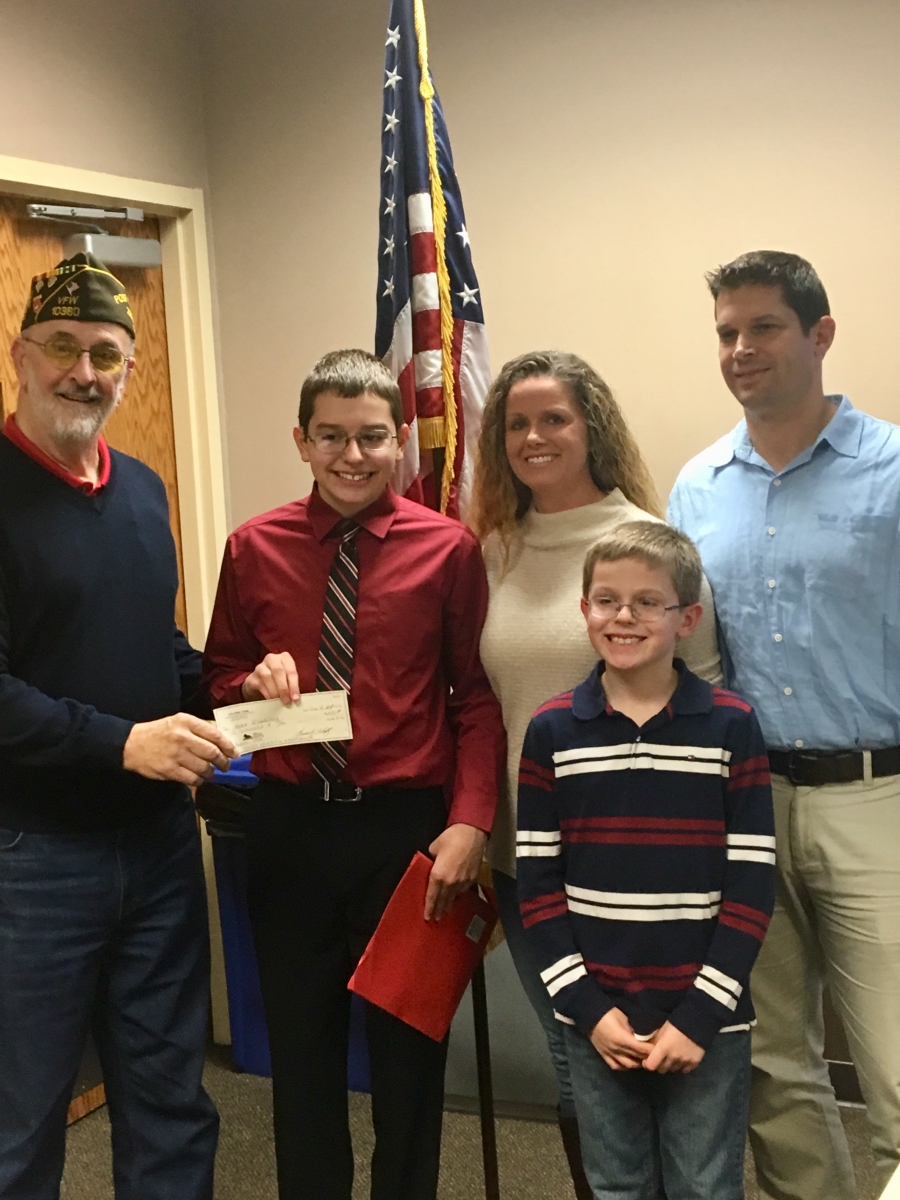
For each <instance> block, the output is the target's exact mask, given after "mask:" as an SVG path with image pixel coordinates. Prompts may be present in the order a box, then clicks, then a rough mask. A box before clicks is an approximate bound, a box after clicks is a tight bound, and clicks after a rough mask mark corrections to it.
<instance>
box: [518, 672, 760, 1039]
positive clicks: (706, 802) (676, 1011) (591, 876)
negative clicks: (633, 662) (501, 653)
mask: <svg viewBox="0 0 900 1200" xmlns="http://www.w3.org/2000/svg"><path fill="white" fill-rule="evenodd" d="M675 665H676V667H677V669H678V672H679V682H678V686H677V688H676V690H675V694H674V695H673V696H672V699H671V700H670V701H669V703H668V704H667V705H666V707H665V708H664V709H663V710H662V711H661V712H659V713H657V715H656V716H655V717H653V718H651V720H649V721H647V722H646V724H644V725H642V726H640V727H638V726H637V725H636V724H635V723H634V721H632V720H631V718H630V717H626V716H624V715H623V714H622V713H620V712H616V711H615V710H614V709H613V708H612V707H611V706H610V704H609V703H608V701H607V699H606V695H605V693H604V690H603V684H602V664H598V667H597V668H595V670H594V671H592V672H591V674H590V675H589V676H588V678H587V679H586V680H585V681H584V683H582V684H580V685H579V686H578V687H577V688H576V689H575V690H574V692H566V693H565V694H563V695H562V696H557V697H556V698H555V699H553V700H549V701H548V702H547V703H546V704H544V705H542V706H541V708H539V709H538V710H537V712H536V713H535V714H534V716H533V717H532V719H531V724H530V725H529V727H528V732H527V734H526V736H525V744H524V746H523V749H522V761H521V768H520V774H519V815H518V824H519V834H518V845H517V872H518V881H519V903H520V906H521V911H522V919H523V922H524V924H525V927H526V929H527V930H528V936H529V938H530V939H531V944H532V947H533V949H534V952H535V954H536V955H537V959H538V962H539V967H540V971H541V977H542V978H543V980H544V983H545V985H546V987H547V990H548V991H549V993H550V996H551V998H552V1000H553V1006H554V1009H555V1010H556V1012H557V1015H558V1016H559V1017H560V1018H561V1019H562V1020H564V1021H567V1022H569V1023H570V1024H574V1025H576V1026H577V1027H578V1028H579V1029H580V1030H581V1031H582V1032H583V1033H585V1034H588V1035H589V1034H590V1032H591V1030H592V1029H593V1028H594V1026H595V1025H596V1024H597V1022H598V1021H599V1020H600V1018H601V1017H602V1016H603V1015H604V1014H605V1013H607V1012H608V1011H609V1010H610V1009H611V1008H614V1007H617V1008H620V1009H621V1010H622V1011H623V1012H624V1013H625V1014H626V1016H627V1017H628V1019H629V1021H630V1022H631V1026H632V1028H633V1029H634V1031H635V1033H637V1034H639V1035H648V1034H651V1033H652V1032H653V1031H654V1030H655V1029H657V1028H659V1026H660V1025H662V1024H663V1023H664V1022H665V1021H667V1020H668V1021H671V1023H672V1024H673V1025H675V1026H676V1027H677V1028H678V1029H680V1030H681V1032H682V1033H684V1034H686V1035H687V1036H688V1037H689V1038H691V1040H692V1041H694V1042H696V1043H697V1044H698V1045H700V1046H703V1047H706V1046H708V1045H709V1043H710V1041H711V1040H712V1038H713V1036H714V1035H715V1034H716V1033H717V1032H719V1031H721V1030H723V1029H729V1028H734V1027H735V1026H737V1027H741V1026H744V1027H746V1026H747V1025H748V1024H749V1022H750V1021H751V1020H752V1019H753V1005H752V1002H751V999H750V992H749V988H748V979H749V976H750V969H751V967H752V966H753V963H754V961H755V959H756V955H757V954H758V952H759V948H760V945H761V944H762V940H763V937H764V936H765V932H766V928H767V926H768V924H769V918H770V916H771V914H772V907H773V904H774V888H775V837H774V833H775V829H774V819H773V814H772V791H771V786H770V782H769V763H768V759H767V757H766V748H765V743H764V742H763V738H762V734H761V732H760V729H759V724H758V723H757V720H756V716H755V714H754V712H753V710H752V708H751V707H750V705H749V704H746V703H745V702H744V701H743V700H741V699H740V698H739V697H738V696H736V695H734V694H733V693H732V692H726V691H724V690H723V689H722V688H717V687H713V686H711V685H710V684H708V683H705V682H704V681H703V680H702V679H698V677H697V676H696V675H694V674H693V673H692V672H691V671H689V670H688V669H687V668H686V667H685V666H684V664H683V663H682V662H680V661H679V660H677V659H676V661H675Z"/></svg>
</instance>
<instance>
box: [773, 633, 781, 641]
mask: <svg viewBox="0 0 900 1200" xmlns="http://www.w3.org/2000/svg"><path fill="white" fill-rule="evenodd" d="M781 640H782V637H781V634H780V633H776V634H775V641H776V642H780V641H781Z"/></svg>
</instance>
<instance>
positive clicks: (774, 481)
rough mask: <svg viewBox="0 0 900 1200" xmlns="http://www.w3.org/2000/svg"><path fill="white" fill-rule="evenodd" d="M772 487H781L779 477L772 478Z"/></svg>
mask: <svg viewBox="0 0 900 1200" xmlns="http://www.w3.org/2000/svg"><path fill="white" fill-rule="evenodd" d="M772 487H781V480H780V479H773V480H772Z"/></svg>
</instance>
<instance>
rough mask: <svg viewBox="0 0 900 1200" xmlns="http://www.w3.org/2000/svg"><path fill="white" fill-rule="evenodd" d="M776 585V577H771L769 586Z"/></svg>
mask: <svg viewBox="0 0 900 1200" xmlns="http://www.w3.org/2000/svg"><path fill="white" fill-rule="evenodd" d="M774 586H775V580H774V579H770V580H769V587H774Z"/></svg>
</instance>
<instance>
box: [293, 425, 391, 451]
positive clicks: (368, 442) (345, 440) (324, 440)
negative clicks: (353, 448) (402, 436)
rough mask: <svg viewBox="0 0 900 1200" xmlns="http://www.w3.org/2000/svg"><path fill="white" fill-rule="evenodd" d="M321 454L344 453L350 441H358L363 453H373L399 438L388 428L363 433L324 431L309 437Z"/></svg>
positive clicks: (366, 430)
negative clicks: (389, 431)
mask: <svg viewBox="0 0 900 1200" xmlns="http://www.w3.org/2000/svg"><path fill="white" fill-rule="evenodd" d="M309 440H310V441H311V442H312V444H313V445H314V446H315V448H316V449H317V450H318V451H319V453H320V454H343V453H344V451H345V450H346V449H347V446H348V445H349V444H350V442H356V444H357V446H359V448H360V450H361V451H362V453H363V454H372V453H373V452H374V451H376V450H383V449H384V448H385V446H387V445H388V443H390V442H394V441H396V440H397V435H396V433H388V431H387V430H386V429H365V430H363V432H362V433H337V432H335V431H332V430H329V431H323V432H322V433H314V434H313V435H312V437H311V438H310V439H309Z"/></svg>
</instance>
